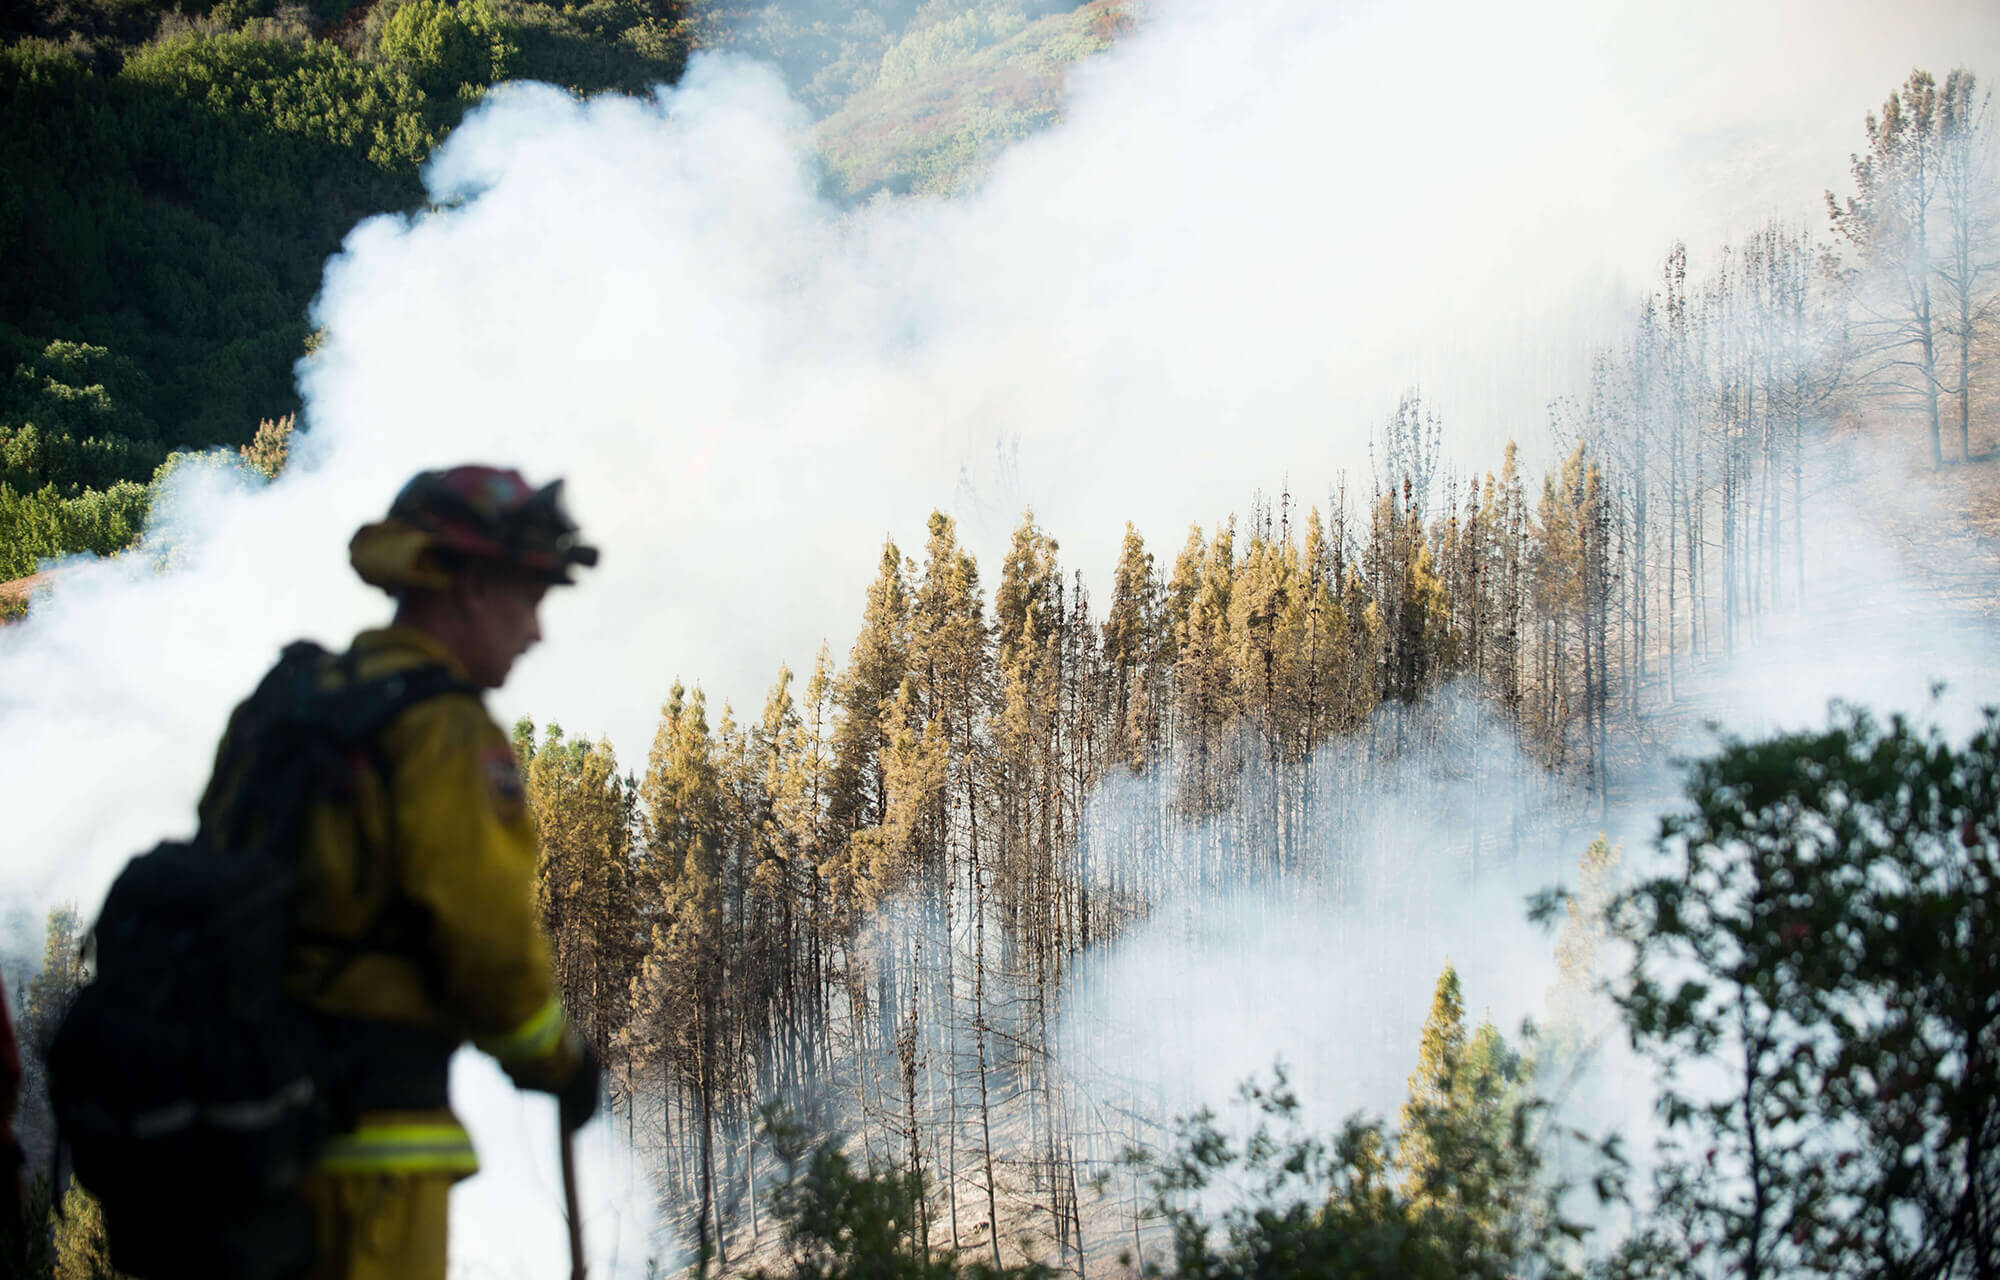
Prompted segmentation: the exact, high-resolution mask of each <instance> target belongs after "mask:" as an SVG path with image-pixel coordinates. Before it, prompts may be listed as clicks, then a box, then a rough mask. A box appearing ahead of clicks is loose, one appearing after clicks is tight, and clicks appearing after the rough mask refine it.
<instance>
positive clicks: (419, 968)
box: [201, 626, 580, 1177]
mask: <svg viewBox="0 0 2000 1280" xmlns="http://www.w3.org/2000/svg"><path fill="white" fill-rule="evenodd" d="M429 663H442V664H444V665H445V666H446V667H447V668H449V669H451V670H452V672H453V674H455V675H457V676H458V677H460V678H464V677H465V672H464V670H463V668H461V667H459V666H458V665H457V664H456V663H455V662H454V661H453V659H452V658H451V656H450V655H449V654H448V653H447V652H446V651H445V649H444V648H443V647H442V646H441V645H439V644H438V643H437V642H436V641H435V640H433V639H431V638H430V637H429V636H428V635H426V634H424V633H423V632H421V631H417V630H414V629H412V628H409V627H397V626H391V627H387V628H384V629H382V630H377V631H366V632H363V633H362V634H361V635H359V636H357V637H356V638H355V641H354V645H353V648H352V650H351V651H350V652H349V654H348V655H346V656H345V658H343V659H336V660H335V661H334V662H333V663H332V664H330V666H329V668H328V671H327V673H326V676H325V679H326V680H327V682H328V683H329V684H333V683H337V682H340V681H343V680H345V679H347V678H349V676H351V677H352V678H354V679H358V680H368V679H372V678H375V677H378V676H383V675H388V674H391V673H393V672H396V671H402V670H408V669H410V668H413V667H417V666H421V665H424V664H429ZM236 727H237V726H236V720H235V718H234V717H232V719H231V723H230V730H229V732H228V733H226V734H225V735H224V738H223V742H222V746H221V747H220V748H219V750H218V761H220V760H221V759H223V758H224V757H225V756H226V755H227V753H228V749H229V745H230V736H231V735H232V734H233V733H234V732H235V731H236ZM376 745H377V747H378V748H379V751H378V752H377V753H376V754H375V756H374V758H373V759H369V758H366V757H362V756H356V757H355V758H354V759H353V760H352V761H351V763H352V766H353V767H352V769H351V772H350V775H349V777H348V779H347V782H348V784H349V785H347V786H345V787H342V788H337V790H339V791H345V792H346V793H347V794H344V795H341V794H336V795H333V796H330V797H326V798H323V799H321V800H320V801H318V802H316V803H315V804H314V805H313V806H312V807H311V808H310V809H309V810H308V811H307V814H306V817H305V825H304V829H303V833H302V836H301V849H300V868H301V873H302V875H301V882H300V889H299V894H298V906H297V912H296V917H295V920H296V935H295V936H296V938H297V943H296V945H295V947H294V951H293V955H292V968H291V972H289V973H288V974H287V981H288V983H289V984H290V986H291V989H292V990H293V991H294V992H295V993H297V994H299V995H301V996H302V997H304V998H306V999H307V1000H308V1001H309V1002H310V1003H311V1004H312V1005H314V1006H315V1007H316V1008H317V1009H319V1010H320V1011H321V1012H323V1013H325V1014H328V1015H330V1016H331V1017H333V1018H334V1019H336V1020H338V1021H337V1023H336V1025H338V1026H339V1027H341V1028H343V1029H345V1030H346V1031H348V1032H351V1036H348V1037H346V1038H347V1039H350V1040H351V1041H352V1043H353V1045H354V1046H355V1048H354V1050H353V1051H354V1052H355V1055H356V1058H357V1063H358V1065H357V1067H356V1070H355V1081H356V1085H355V1098H354V1105H355V1106H356V1107H357V1108H358V1110H359V1117H358V1119H359V1123H358V1125H357V1126H356V1127H355V1128H354V1129H353V1130H352V1131H351V1132H348V1133H345V1134H343V1135H341V1136H339V1137H337V1138H336V1139H335V1140H334V1141H333V1143H332V1144H331V1145H330V1146H329V1148H328V1149H327V1151H326V1153H325V1155H324V1157H323V1158H322V1160H321V1163H320V1166H319V1167H320V1170H321V1172H323V1173H331V1174H342V1173H378V1172H393V1173H443V1174H448V1175H452V1176H458V1177H463V1176H465V1175H467V1174H470V1173H473V1172H474V1171H476V1170H477V1169H478V1160H477V1158H476V1156H475V1155H474V1153H473V1149H472V1144H471V1141H470V1139H469V1138H468V1137H467V1136H466V1132H465V1130H464V1128H463V1127H461V1126H460V1124H459V1122H458V1120H457V1118H456V1117H455V1116H453V1115H452V1113H451V1111H450V1109H449V1107H448V1105H447V1101H446V1097H445V1063H446V1061H447V1060H448V1059H449V1057H450V1056H451V1053H452V1052H453V1051H454V1050H455V1049H456V1048H457V1047H458V1046H459V1045H460V1044H462V1043H464V1042H465V1041H467V1040H470V1041H472V1042H473V1043H475V1044H476V1045H478V1046H479V1047H480V1048H481V1049H484V1050H485V1051H486V1052H488V1053H490V1054H492V1055H493V1056H494V1057H495V1058H497V1059H499V1061H500V1064H501V1066H502V1067H503V1068H504V1069H505V1070H506V1071H507V1074H508V1075H509V1076H510V1077H512V1078H513V1080H514V1082H515V1083H516V1084H518V1085H520V1086H522V1087H524V1088H531V1089H542V1090H548V1091H553V1090H556V1089H559V1088H560V1087H561V1086H562V1085H563V1084H564V1083H565V1082H566V1081H567V1080H568V1079H569V1077H570V1075H571V1073H572V1072H574V1071H575V1070H576V1069H577V1065H578V1063H579V1061H580V1047H579V1041H578V1040H577V1038H576V1036H575V1033H574V1032H573V1031H571V1029H570V1027H569V1023H568V1020H567V1019H566V1018H565V1016H564V1014H563V1009H562V1006H561V1004H560V1002H559V1001H558V1000H557V997H556V993H555V989H554V984H553V982H552V981H551V978H550V973H549V955H548V945H547V942H546V941H545V939H544V938H543V936H542V931H541V925H540V922H539V920H538V918H537V912H536V907H535V856H536V853H535V836H534V831H533V829H532V827H531V826H530V823H529V819H528V812H527V798H526V794H525V792H524V790H523V788H522V783H521V777H520V774H519V772H518V770H517V768H516V765H515V758H514V751H513V748H512V746H511V745H510V743H509V741H508V739H507V736H506V735H505V734H504V733H502V732H501V730H500V727H499V726H498V725H496V724H495V723H494V722H493V719H492V717H490V716H489V715H487V713H486V709H485V707H484V706H483V705H482V704H481V703H480V701H479V699H478V698H477V697H476V696H474V695H473V694H470V693H449V694H444V695H441V696H438V697H434V698H431V699H429V700H427V701H424V702H419V703H417V704H415V705H414V706H411V707H410V708H408V709H407V710H405V711H404V712H402V714H401V715H399V716H398V717H397V718H396V719H394V720H393V721H391V722H390V724H389V725H388V727H387V728H386V729H384V730H383V731H382V732H381V733H380V734H379V735H378V738H377V743H376ZM233 785H234V780H233V779H230V778H224V777H220V776H218V777H215V778H213V779H211V781H210V782H209V786H208V790H207V792H206V793H205V794H204V795H203V797H202V801H201V819H202V822H203V824H204V826H207V825H209V824H211V823H214V822H216V821H218V819H219V817H220V815H221V814H223V813H224V812H227V806H228V805H229V804H230V803H231V802H232V800H233ZM357 940H358V941H357ZM329 975H330V976H329Z"/></svg>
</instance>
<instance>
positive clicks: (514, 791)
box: [479, 744, 528, 822]
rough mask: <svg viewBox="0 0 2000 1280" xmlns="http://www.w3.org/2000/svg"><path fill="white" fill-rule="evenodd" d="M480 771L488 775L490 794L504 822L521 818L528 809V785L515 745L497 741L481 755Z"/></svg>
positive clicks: (487, 783)
mask: <svg viewBox="0 0 2000 1280" xmlns="http://www.w3.org/2000/svg"><path fill="white" fill-rule="evenodd" d="M479 772H480V773H481V775H482V776H484V777H485V779H486V794H487V798H488V799H489V800H491V801H492V802H493V812H495V813H496V814H498V815H500V821H502V822H519V821H520V820H521V818H522V817H523V816H524V815H525V814H526V813H527V812H528V789H527V787H526V786H525V785H523V784H522V782H521V769H520V766H519V765H518V764H517V763H516V762H515V760H514V749H513V748H512V747H509V746H505V745H501V744H495V745H494V746H491V747H488V748H487V749H486V750H485V751H484V752H482V753H481V754H480V757H479Z"/></svg>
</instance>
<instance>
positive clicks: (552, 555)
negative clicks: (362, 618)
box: [347, 466, 597, 592]
mask: <svg viewBox="0 0 2000 1280" xmlns="http://www.w3.org/2000/svg"><path fill="white" fill-rule="evenodd" d="M562 484H563V482H562V481H560V480H553V481H550V482H549V483H548V484H545V485H543V486H542V487H541V488H539V489H536V488H533V487H531V486H530V485H529V484H528V482H527V481H526V480H524V479H522V478H521V473H520V472H518V471H513V470H509V469H504V468H500V467H479V466H466V467H453V468H451V469H450V470H449V471H420V472H418V473H417V474H416V475H415V476H414V477H413V478H412V479H411V480H410V482H409V483H408V484H406V485H404V486H403V491H402V492H401V493H399V494H397V495H396V500H395V501H394V502H392V503H391V504H389V514H388V515H387V516H386V517H385V518H383V519H381V520H378V521H376V522H375V523H373V524H368V525H363V526H362V527H361V529H360V530H359V531H358V532H357V533H355V535H354V539H353V541H351V542H350V543H348V545H347V552H348V558H349V559H350V560H351V561H352V562H353V565H354V571H355V572H356V573H358V574H360V575H361V580H362V581H363V582H366V583H369V584H370V585H372V586H377V587H381V588H382V589H384V590H385V591H390V592H397V591H401V590H404V589H407V588H410V587H428V588H433V589H441V588H444V587H447V586H449V585H451V578H452V575H453V574H454V573H455V572H457V570H458V569H459V568H460V567H461V566H463V565H465V564H468V563H471V562H474V561H483V562H486V563H491V564H500V565H506V566H508V567H510V568H514V569H518V570H520V571H521V572H523V573H526V574H528V575H529V576H531V577H536V578H540V579H541V580H542V581H544V582H548V583H551V584H558V583H559V584H563V585H568V584H571V583H573V582H575V579H574V578H572V577H571V576H570V572H569V570H570V566H571V565H586V566H588V565H594V564H596V563H597V548H596V547H592V546H586V545H585V544H584V543H582V542H580V541H578V538H577V535H578V532H579V530H578V529H577V526H576V522H575V521H574V520H571V519H570V517H569V513H568V512H566V511H564V510H563V506H562Z"/></svg>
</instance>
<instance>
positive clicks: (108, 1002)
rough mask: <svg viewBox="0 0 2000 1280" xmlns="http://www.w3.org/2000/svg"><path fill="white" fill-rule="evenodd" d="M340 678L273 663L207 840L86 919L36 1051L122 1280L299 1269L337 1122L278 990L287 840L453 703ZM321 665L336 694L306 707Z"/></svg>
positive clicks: (338, 1085) (408, 679)
mask: <svg viewBox="0 0 2000 1280" xmlns="http://www.w3.org/2000/svg"><path fill="white" fill-rule="evenodd" d="M351 662H352V659H351V657H350V658H348V659H335V658H331V657H330V656H329V655H328V654H327V653H326V651H325V650H323V649H321V648H319V647H318V646H316V645H313V644H311V643H309V642H305V641H301V642H299V643H296V644H293V645H291V646H289V647H287V648H286V649H285V651H284V654H283V656H282V657H281V658H280V659H279V661H278V664H277V666H275V667H274V668H273V669H272V670H271V672H270V674H269V675H267V676H266V677H265V678H264V680H263V681H262V683H260V684H259V685H258V687H257V690H256V692H255V693H253V694H252V695H251V696H250V698H249V700H248V701H246V702H245V703H244V704H243V707H242V708H241V709H240V711H239V712H238V715H237V718H236V721H235V724H234V729H233V732H232V734H231V738H230V742H231V747H230V751H229V754H228V756H227V757H225V758H224V759H222V760H220V761H218V762H217V766H216V773H217V776H218V778H224V779H234V780H235V790H234V792H233V798H232V800H231V803H230V805H229V811H228V813H227V815H226V816H225V817H224V819H223V820H222V821H221V822H220V823H218V824H217V826H218V828H219V829H217V830H209V829H208V828H207V827H204V828H203V829H202V830H201V831H200V832H199V833H197V834H196V836H195V837H194V839H193V840H192V841H171V840H170V841H166V842H164V843H162V844H160V845H158V846H156V847H155V848H153V849H152V850H151V851H150V852H147V853H144V854H141V855H140V856H138V857H136V858H133V859H132V861H131V862H130V863H128V864H127V865H126V867H125V869H124V871H122V872H121V873H120V874H119V876H118V879H117V880H116V881H115V882H114V883H113V884H112V886H111V891H110V893H109V894H108V895H107V896H106V898H105V900H104V907H103V910H102V912H101V913H100V914H99V915H98V918H97V924H96V928H95V930H94V942H93V945H94V948H95V957H94V963H93V965H92V969H93V973H92V977H91V980H90V982H89V983H88V985H86V986H85V987H84V988H83V989H82V990H81V991H80V992H78V993H77V996H76V999H75V1001H74V1002H73V1003H72V1005H71V1006H70V1008H69V1010H68V1012H67V1013H66V1015H65V1016H64V1018H63V1020H62V1023H61V1025H60V1026H59V1027H58V1028H57V1031H56V1034H55V1037H54V1039H53V1041H52V1042H51V1044H50V1047H49V1052H48V1066H49V1097H50V1101H51V1102H52V1104H53V1105H54V1109H55V1115H56V1122H57V1126H58V1129H59V1130H60V1133H61V1136H62V1139H63V1141H64V1142H65V1143H66V1144H67V1146H68V1149H69V1152H70V1157H71V1160H72V1161H73V1167H74V1169H75V1173H76V1177H77V1180H78V1181H79V1182H80V1183H82V1184H83V1186H84V1187H85V1189H87V1190H88V1191H90V1192H91V1193H92V1194H94V1195H95V1196H97V1197H98V1199H99V1201H100V1202H101V1203H102V1206H103V1211H104V1225H105V1234H106V1237H107V1241H108V1243H109V1245H110V1250H111V1261H112V1265H114V1266H115V1267H117V1268H118V1269H119V1270H120V1271H123V1272H126V1273H127V1274H130V1275H134V1276H140V1277H146V1278H147V1280H178V1278H179V1277H195V1276H200V1277H203V1278H204V1280H277V1278H278V1277H285V1276H290V1275H295V1274H297V1273H298V1272H300V1271H302V1270H304V1269H305V1267H306V1266H307V1265H309V1264H310V1262H311V1260H312V1250H313V1239H312V1230H311V1223H310V1218H309V1214H308V1212H307V1209H306V1206H305V1205H304V1203H303V1202H302V1201H301V1200H299V1199H298V1197H297V1196H296V1195H294V1194H293V1192H294V1191H295V1189H296V1187H297V1185H298V1182H299V1180H300V1178H301V1177H303V1176H304V1175H305V1174H306V1173H307V1172H308V1171H309V1170H310V1169H311V1167H312V1164H313V1161H314V1159H315V1157H316V1156H317V1154H318V1153H319V1151H320V1149H321V1148H322V1147H323V1145H324V1144H325V1142H326V1140H327V1139H328V1138H329V1137H330V1136H332V1135H333V1134H335V1133H337V1132H340V1131H342V1130H344V1129H347V1128H351V1127H352V1125H353V1123H354V1116H353V1114H352V1113H353V1108H352V1107H351V1106H349V1105H347V1104H346V1102H345V1101H344V1100H343V1094H344V1093H345V1092H346V1085H345V1083H344V1081H343V1078H342V1077H343V1075H344V1074H345V1072H344V1070H343V1057H344V1055H343V1053H342V1052H341V1046H340V1044H339V1037H338V1035H337V1033H336V1032H335V1031H334V1030H333V1028H332V1026H331V1024H329V1023H326V1022H325V1021H323V1020H322V1019H320V1018H318V1017H317V1016H316V1015H314V1014H313V1013H312V1012H311V1010H310V1009H308V1008H307V1006H306V1005H305V1004H304V1003H303V1002H302V1001H300V1000H297V999H294V998H292V997H291V996H290V995H288V994H287V992H286V991H285V989H284V982H283V978H282V975H283V973H284V969H285V963H286V960H287V957H288V955H289V953H290V949H291V946H292V942H293V916H294V910H293V898H294V891H295V888H296V886H297V883H298V878H299V865H298V864H299V844H300V832H301V824H302V821H303V819H304V816H305V814H306V811H307V810H308V808H309V807H310V806H311V804H312V803H313V801H314V800H315V799H316V798H321V797H325V798H330V799H336V800H337V799H339V798H340V797H341V796H342V795H343V794H344V790H343V789H344V788H348V787H351V785H352V780H353V778H354V776H355V771H356V769H357V767H362V768H373V769H374V770H375V771H376V772H377V774H378V776H380V777H381V778H382V779H383V781H384V784H385V785H386V784H387V781H388V771H387V769H386V766H385V761H384V759H383V756H382V754H381V751H380V748H379V746H378V744H377V743H376V737H377V735H378V734H379V733H380V731H381V730H382V729H383V728H384V727H385V726H387V725H388V723H389V722H390V721H391V720H393V719H394V718H395V717H396V716H397V715H398V714H400V713H401V712H403V711H404V710H406V709H408V708H409V707H411V706H413V705H414V704H416V703H418V702H421V701H424V700H426V699H429V698H434V697H437V696H439V695H441V694H445V693H451V692H473V690H472V689H471V687H470V686H468V685H466V684H465V683H463V682H462V681H460V680H458V679H456V678H454V677H453V676H452V675H451V674H450V673H449V672H447V671H446V670H445V669H444V668H443V667H440V666H426V667H419V668H415V669H412V670H407V671H403V672H399V673H396V674H394V675H390V676H385V677H381V678H378V679H375V680H370V681H366V682H356V681H354V680H353V679H352V678H351V677H352V675H353V670H352V666H351ZM341 663H346V664H349V665H348V666H347V673H348V675H349V677H350V678H349V679H348V680H346V681H344V682H342V683H341V685H340V686H339V687H336V688H334V689H331V690H328V689H325V688H323V687H322V685H323V684H324V683H325V676H326V674H327V672H328V670H329V664H341ZM368 852H371V853H374V854H376V855H378V856H379V854H380V851H368ZM385 914H386V913H385ZM376 923H377V925H378V926H379V925H381V924H382V921H377V922H376ZM380 932H381V931H380V929H379V928H377V927H371V928H370V929H368V930H366V931H364V932H363V934H362V935H361V937H359V938H357V939H354V940H353V941H352V942H351V943H347V944H343V947H344V949H343V950H342V951H341V952H340V953H339V954H338V955H336V957H335V958H334V961H333V963H331V964H330V965H329V966H328V967H327V968H326V969H325V970H323V971H322V974H321V977H320V979H319V981H320V989H322V990H323V989H324V988H325V987H326V986H328V985H330V984H331V983H332V981H333V979H334V978H335V977H337V976H338V975H339V973H340V972H341V971H342V970H343V969H344V968H345V967H346V965H347V964H348V963H349V962H351V961H352V960H353V959H354V958H355V957H356V956H358V955H360V954H362V953H363V952H365V951H369V950H377V949H382V945H381V944H382V939H381V937H380V936H379V934H380Z"/></svg>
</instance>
